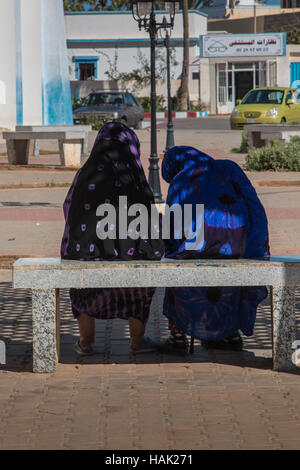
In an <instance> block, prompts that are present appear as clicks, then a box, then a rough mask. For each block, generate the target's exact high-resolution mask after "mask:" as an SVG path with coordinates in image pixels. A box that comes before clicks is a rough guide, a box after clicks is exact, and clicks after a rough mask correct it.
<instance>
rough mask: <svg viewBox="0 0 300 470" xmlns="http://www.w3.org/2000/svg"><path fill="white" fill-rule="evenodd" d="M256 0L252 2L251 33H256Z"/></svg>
mask: <svg viewBox="0 0 300 470" xmlns="http://www.w3.org/2000/svg"><path fill="white" fill-rule="evenodd" d="M255 2H256V0H254V3H253V14H254V18H253V33H254V34H256V3H255Z"/></svg>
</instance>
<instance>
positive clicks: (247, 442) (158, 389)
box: [0, 283, 300, 450]
mask: <svg viewBox="0 0 300 470" xmlns="http://www.w3.org/2000/svg"><path fill="white" fill-rule="evenodd" d="M160 294H161V292H159V293H158V295H160ZM0 298H1V304H0V327H1V332H2V333H1V338H2V339H3V340H5V342H6V345H7V365H6V366H1V369H0V381H1V386H0V405H1V406H0V422H1V426H0V449H24V448H26V449H105V450H110V449H111V450H114V449H119V450H122V449H130V450H141V449H170V450H172V449H187V450H189V449H191V450H193V449H300V426H299V420H298V416H299V412H300V403H299V400H298V396H299V391H300V374H299V372H298V371H297V372H295V373H276V372H273V371H272V370H271V349H270V348H271V325H270V305H269V302H268V301H265V302H264V303H263V304H262V305H261V307H260V308H259V312H258V318H257V323H256V329H255V335H254V336H253V337H251V338H244V339H245V350H244V351H243V352H240V353H230V352H223V353H222V352H220V351H219V352H218V351H215V352H212V351H210V352H208V351H205V350H203V349H202V348H201V346H200V344H199V342H197V341H196V347H195V354H194V356H187V357H186V358H182V357H180V356H179V357H177V356H168V355H161V354H158V353H152V354H147V355H144V356H139V357H138V356H136V358H133V357H131V356H130V355H129V353H128V347H129V330H128V324H127V322H124V321H122V320H114V321H98V322H97V331H96V343H97V345H98V346H100V347H101V346H102V347H103V354H99V355H97V356H95V357H93V358H81V359H79V360H76V358H75V356H74V354H73V352H72V344H73V342H74V339H75V337H76V336H77V335H78V328H77V325H76V323H75V322H74V320H73V318H72V315H71V312H70V305H69V299H68V293H67V291H64V290H63V291H62V294H61V316H62V319H61V339H62V348H61V362H60V364H59V365H58V369H57V372H56V373H54V374H46V375H42V374H32V373H31V362H32V348H31V341H32V333H31V314H30V292H29V291H27V290H24V291H16V292H14V291H13V290H12V288H11V286H10V284H9V283H3V284H1V286H0ZM299 307H300V290H299V291H298V292H297V309H298V310H297V311H298V312H299V314H300V309H299ZM147 333H148V334H149V335H150V336H152V337H153V338H155V339H161V338H164V337H165V336H166V335H167V325H166V321H165V319H164V318H162V317H161V316H160V315H159V314H158V313H157V312H155V311H152V312H151V317H150V321H149V324H148V329H147ZM298 337H299V332H298ZM120 424H121V425H120Z"/></svg>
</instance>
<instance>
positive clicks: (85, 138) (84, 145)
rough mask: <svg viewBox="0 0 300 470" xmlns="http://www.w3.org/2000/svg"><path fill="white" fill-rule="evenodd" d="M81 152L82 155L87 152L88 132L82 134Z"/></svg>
mask: <svg viewBox="0 0 300 470" xmlns="http://www.w3.org/2000/svg"><path fill="white" fill-rule="evenodd" d="M82 153H83V155H88V153H89V133H88V132H87V133H86V134H85V136H84V141H83V144H82Z"/></svg>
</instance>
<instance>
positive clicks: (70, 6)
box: [64, 0, 130, 11]
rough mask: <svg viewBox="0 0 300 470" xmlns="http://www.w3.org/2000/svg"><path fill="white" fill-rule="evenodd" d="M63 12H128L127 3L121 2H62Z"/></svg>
mask: <svg viewBox="0 0 300 470" xmlns="http://www.w3.org/2000/svg"><path fill="white" fill-rule="evenodd" d="M64 8H65V11H86V10H90V11H91V10H92V11H93V10H94V11H97V10H124V11H125V10H128V9H129V8H130V7H129V2H128V1H127V2H126V1H122V0H109V1H107V0H64Z"/></svg>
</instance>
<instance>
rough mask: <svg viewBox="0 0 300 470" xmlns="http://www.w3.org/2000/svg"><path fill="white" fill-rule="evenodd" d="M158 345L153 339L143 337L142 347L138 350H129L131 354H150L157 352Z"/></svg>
mask: <svg viewBox="0 0 300 470" xmlns="http://www.w3.org/2000/svg"><path fill="white" fill-rule="evenodd" d="M158 345H159V343H157V342H156V341H153V339H151V338H149V337H148V336H145V337H144V345H143V346H142V347H141V348H139V349H132V348H130V352H131V354H144V353H151V352H154V351H157V348H158Z"/></svg>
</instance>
